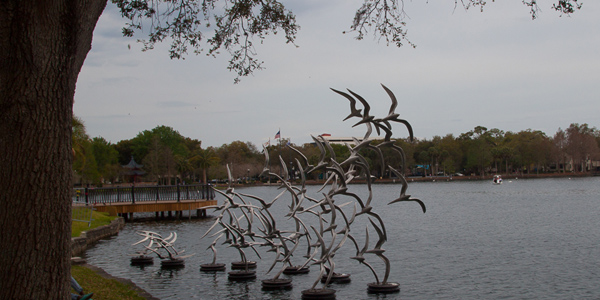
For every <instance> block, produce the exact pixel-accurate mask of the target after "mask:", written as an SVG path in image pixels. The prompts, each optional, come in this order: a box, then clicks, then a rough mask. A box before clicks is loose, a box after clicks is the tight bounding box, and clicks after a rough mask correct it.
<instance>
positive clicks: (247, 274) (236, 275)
mask: <svg viewBox="0 0 600 300" xmlns="http://www.w3.org/2000/svg"><path fill="white" fill-rule="evenodd" d="M228 274H229V276H228V277H227V278H228V279H229V280H232V281H245V280H251V279H256V272H255V271H231V272H229V273H228Z"/></svg>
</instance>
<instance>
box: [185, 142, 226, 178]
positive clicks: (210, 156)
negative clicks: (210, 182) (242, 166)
mask: <svg viewBox="0 0 600 300" xmlns="http://www.w3.org/2000/svg"><path fill="white" fill-rule="evenodd" d="M219 161H220V159H219V157H218V156H217V154H216V153H215V151H214V150H213V149H212V148H207V149H202V148H199V149H198V150H197V153H196V155H194V156H193V157H192V158H191V159H190V162H191V163H192V165H193V166H195V167H197V168H200V169H201V170H202V182H203V183H206V182H207V181H206V170H208V168H210V167H212V166H214V165H216V164H218V163H219Z"/></svg>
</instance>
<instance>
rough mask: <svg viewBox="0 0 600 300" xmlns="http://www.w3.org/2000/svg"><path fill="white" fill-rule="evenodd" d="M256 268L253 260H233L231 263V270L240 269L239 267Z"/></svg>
mask: <svg viewBox="0 0 600 300" xmlns="http://www.w3.org/2000/svg"><path fill="white" fill-rule="evenodd" d="M246 268H248V269H256V262H255V261H245V262H244V261H234V262H232V263H231V269H232V270H240V269H246Z"/></svg>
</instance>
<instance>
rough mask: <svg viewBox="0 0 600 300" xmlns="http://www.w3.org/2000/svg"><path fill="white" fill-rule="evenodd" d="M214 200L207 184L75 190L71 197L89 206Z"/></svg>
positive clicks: (212, 192)
mask: <svg viewBox="0 0 600 300" xmlns="http://www.w3.org/2000/svg"><path fill="white" fill-rule="evenodd" d="M214 199H215V192H214V190H213V189H212V187H211V185H209V184H208V185H205V184H194V185H157V186H139V187H138V186H127V187H102V188H77V189H75V190H74V195H73V202H84V203H91V204H97V203H103V204H109V203H123V202H131V203H136V202H150V201H152V202H159V201H181V200H214Z"/></svg>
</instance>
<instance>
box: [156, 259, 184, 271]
mask: <svg viewBox="0 0 600 300" xmlns="http://www.w3.org/2000/svg"><path fill="white" fill-rule="evenodd" d="M160 266H161V267H162V268H165V269H175V268H183V267H185V261H184V260H183V259H181V258H174V259H165V260H161V261H160Z"/></svg>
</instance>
